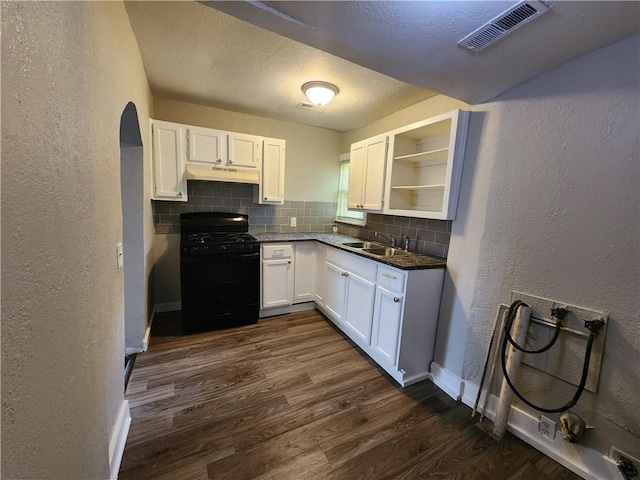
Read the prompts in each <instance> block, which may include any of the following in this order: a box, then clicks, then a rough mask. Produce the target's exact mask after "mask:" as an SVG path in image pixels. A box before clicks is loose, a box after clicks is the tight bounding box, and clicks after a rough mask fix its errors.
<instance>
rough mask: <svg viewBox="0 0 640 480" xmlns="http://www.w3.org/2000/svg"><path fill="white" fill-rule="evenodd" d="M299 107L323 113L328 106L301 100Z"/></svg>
mask: <svg viewBox="0 0 640 480" xmlns="http://www.w3.org/2000/svg"><path fill="white" fill-rule="evenodd" d="M298 108H303V109H305V110H311V111H312V112H318V113H322V112H324V111H325V110H326V109H327V107H321V106H320V105H314V104H312V103H305V102H300V103H299V104H298Z"/></svg>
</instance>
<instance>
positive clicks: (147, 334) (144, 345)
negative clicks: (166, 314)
mask: <svg viewBox="0 0 640 480" xmlns="http://www.w3.org/2000/svg"><path fill="white" fill-rule="evenodd" d="M155 315H156V307H155V305H154V306H153V310H152V311H151V318H150V319H149V325H147V329H146V330H145V332H144V338H143V339H142V351H143V352H146V351H147V350H148V349H149V341H150V340H151V326H152V325H153V319H154V318H155Z"/></svg>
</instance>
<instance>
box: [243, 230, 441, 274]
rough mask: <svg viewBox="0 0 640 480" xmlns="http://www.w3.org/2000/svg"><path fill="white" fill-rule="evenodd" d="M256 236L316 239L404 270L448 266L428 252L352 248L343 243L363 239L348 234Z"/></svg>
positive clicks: (270, 240)
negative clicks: (384, 253)
mask: <svg viewBox="0 0 640 480" xmlns="http://www.w3.org/2000/svg"><path fill="white" fill-rule="evenodd" d="M253 236H254V237H256V238H257V239H258V241H259V242H260V243H277V242H301V241H305V240H315V241H317V242H321V243H324V244H325V245H329V246H330V247H336V248H339V249H340V250H344V251H346V252H349V253H353V254H355V255H359V256H361V257H364V258H368V259H370V260H375V261H376V262H380V263H384V264H386V265H391V266H392V267H396V268H400V269H402V270H426V269H429V268H446V266H447V259H446V258H442V257H436V256H433V255H428V254H426V253H413V252H412V254H411V255H402V256H398V257H381V256H379V255H373V254H370V253H366V252H363V251H362V250H360V249H358V248H351V247H346V246H344V245H342V244H343V243H348V242H358V241H363V240H362V239H360V238H354V237H350V236H348V235H340V234H337V233H254V234H253Z"/></svg>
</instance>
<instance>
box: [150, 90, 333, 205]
mask: <svg viewBox="0 0 640 480" xmlns="http://www.w3.org/2000/svg"><path fill="white" fill-rule="evenodd" d="M153 105H154V118H155V119H157V120H166V121H168V122H177V123H185V124H187V125H197V126H200V127H209V128H217V129H220V130H228V131H231V132H240V133H248V134H251V135H261V136H264V137H274V138H282V139H284V140H286V141H287V146H286V149H287V151H286V167H285V184H284V188H285V190H284V199H285V200H289V201H297V200H302V201H309V202H335V201H336V199H337V198H338V177H339V174H340V164H339V161H338V157H339V156H340V142H341V139H342V134H341V133H339V132H335V131H333V130H328V129H326V128H318V127H310V126H308V125H301V124H298V123H292V122H285V121H282V120H277V119H274V118H267V117H259V116H257V115H248V114H246V113H238V112H231V111H228V110H221V109H219V108H213V107H206V106H202V105H195V104H193V103H185V102H179V101H177V100H169V99H166V98H161V97H154V100H153Z"/></svg>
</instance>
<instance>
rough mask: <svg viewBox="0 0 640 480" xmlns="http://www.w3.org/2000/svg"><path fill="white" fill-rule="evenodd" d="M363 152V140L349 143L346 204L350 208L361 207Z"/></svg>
mask: <svg viewBox="0 0 640 480" xmlns="http://www.w3.org/2000/svg"><path fill="white" fill-rule="evenodd" d="M365 152H366V150H365V144H364V142H358V143H354V144H353V145H351V152H350V154H349V193H348V195H347V206H348V207H349V208H352V209H360V208H362V189H363V186H364V184H363V181H364V175H365Z"/></svg>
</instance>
